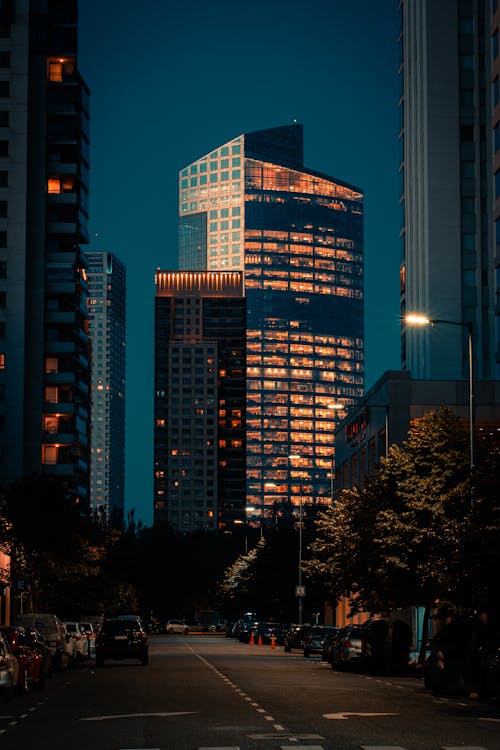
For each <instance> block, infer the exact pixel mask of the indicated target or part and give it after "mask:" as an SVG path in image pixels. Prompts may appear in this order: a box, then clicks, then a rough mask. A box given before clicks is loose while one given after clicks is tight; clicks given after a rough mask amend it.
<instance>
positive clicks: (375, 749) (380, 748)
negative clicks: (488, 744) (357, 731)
mask: <svg viewBox="0 0 500 750" xmlns="http://www.w3.org/2000/svg"><path fill="white" fill-rule="evenodd" d="M361 750H405V749H404V747H400V746H399V745H361ZM462 750H465V749H464V748H462Z"/></svg>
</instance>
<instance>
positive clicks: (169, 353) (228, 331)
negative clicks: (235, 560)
mask: <svg viewBox="0 0 500 750" xmlns="http://www.w3.org/2000/svg"><path fill="white" fill-rule="evenodd" d="M245 322H246V318H245V298H244V296H243V278H242V274H241V273H238V272H235V271H226V272H214V271H210V272H207V271H203V272H174V271H161V270H158V271H157V273H156V297H155V400H154V424H155V427H154V498H155V507H154V523H155V524H159V523H165V522H167V523H168V524H169V525H170V526H171V527H172V528H173V529H176V530H178V531H186V532H189V531H197V530H206V531H216V530H217V529H222V530H231V528H232V527H233V525H234V524H235V523H236V524H241V523H243V522H244V520H245V506H246V502H245V468H246V465H245V406H246V404H245V393H246V390H245V367H246V363H245Z"/></svg>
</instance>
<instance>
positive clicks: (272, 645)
mask: <svg viewBox="0 0 500 750" xmlns="http://www.w3.org/2000/svg"><path fill="white" fill-rule="evenodd" d="M271 648H276V641H275V640H274V633H273V634H272V636H271Z"/></svg>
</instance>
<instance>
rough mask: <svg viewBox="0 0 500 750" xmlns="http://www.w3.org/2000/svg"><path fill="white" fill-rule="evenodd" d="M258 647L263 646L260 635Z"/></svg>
mask: <svg viewBox="0 0 500 750" xmlns="http://www.w3.org/2000/svg"><path fill="white" fill-rule="evenodd" d="M257 646H262V636H261V635H260V634H259V640H258V641H257Z"/></svg>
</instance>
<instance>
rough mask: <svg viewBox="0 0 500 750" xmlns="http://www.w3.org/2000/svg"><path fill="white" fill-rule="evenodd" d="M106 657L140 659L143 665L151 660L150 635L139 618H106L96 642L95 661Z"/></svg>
mask: <svg viewBox="0 0 500 750" xmlns="http://www.w3.org/2000/svg"><path fill="white" fill-rule="evenodd" d="M105 659H139V661H140V662H141V664H142V665H143V666H146V665H147V664H148V661H149V644H148V637H147V635H146V632H145V631H144V628H143V627H142V624H141V622H140V620H139V619H138V618H136V619H132V618H131V619H123V618H114V619H109V620H104V622H103V624H102V627H101V630H100V631H99V633H98V635H97V638H96V644H95V663H96V666H97V667H102V666H103V665H104V660H105Z"/></svg>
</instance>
